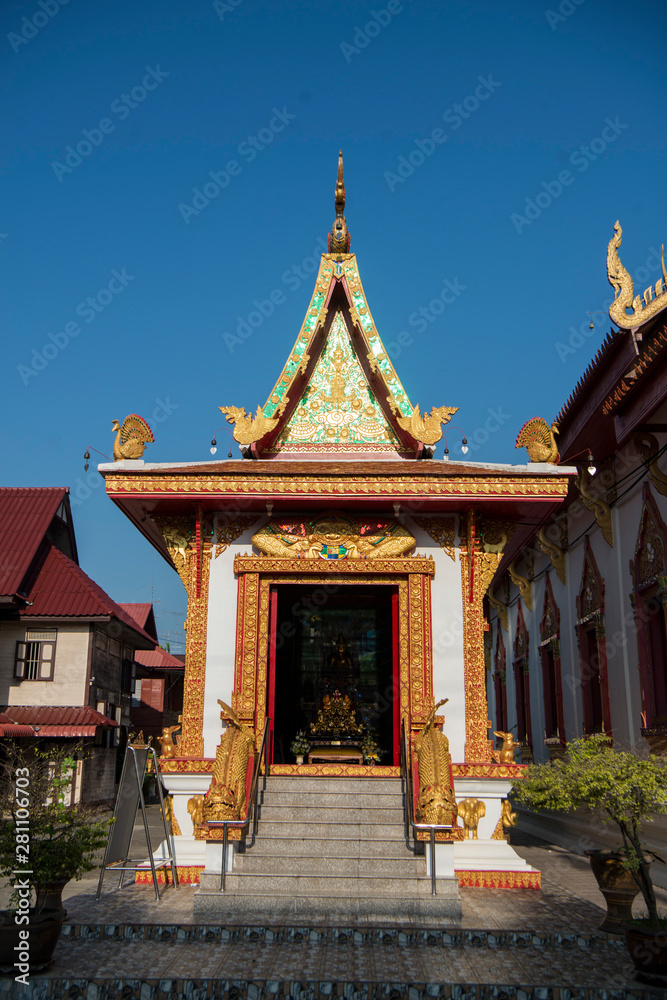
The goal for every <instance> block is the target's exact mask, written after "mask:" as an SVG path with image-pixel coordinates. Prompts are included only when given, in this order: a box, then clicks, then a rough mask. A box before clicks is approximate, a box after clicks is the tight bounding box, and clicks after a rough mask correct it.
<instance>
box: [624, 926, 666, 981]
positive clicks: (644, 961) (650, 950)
mask: <svg viewBox="0 0 667 1000" xmlns="http://www.w3.org/2000/svg"><path fill="white" fill-rule="evenodd" d="M625 944H626V947H627V949H628V951H629V952H630V957H631V958H632V961H633V962H634V965H635V972H636V973H637V979H639V981H640V982H642V983H648V984H649V985H650V986H663V987H665V986H667V931H665V930H660V931H654V930H651V928H650V927H637V926H636V925H635V926H632V927H626V930H625Z"/></svg>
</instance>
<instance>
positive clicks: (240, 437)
mask: <svg viewBox="0 0 667 1000" xmlns="http://www.w3.org/2000/svg"><path fill="white" fill-rule="evenodd" d="M218 409H219V410H220V412H221V413H222V414H224V416H225V417H226V418H227V423H230V424H234V440H235V441H238V443H239V444H243V445H249V444H254V443H255V441H261V439H262V438H263V437H265V435H267V434H268V433H269V432H270V431H272V430H273V429H274V427H275V426H276V425H277V423H278V420H277V419H267V418H266V417H265V416H264V413H263V411H262V407H261V406H258V407H257V413H256V414H255V416H254V417H251V416H246V412H245V408H243V407H238V406H219V407H218Z"/></svg>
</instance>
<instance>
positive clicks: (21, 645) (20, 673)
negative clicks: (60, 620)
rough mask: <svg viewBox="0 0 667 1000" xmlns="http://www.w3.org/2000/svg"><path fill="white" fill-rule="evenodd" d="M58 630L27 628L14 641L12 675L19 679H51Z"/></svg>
mask: <svg viewBox="0 0 667 1000" xmlns="http://www.w3.org/2000/svg"><path fill="white" fill-rule="evenodd" d="M57 634H58V630H57V629H55V628H53V629H36V628H29V629H28V630H27V631H26V635H25V639H24V640H21V639H19V641H18V642H17V643H16V659H15V661H14V677H16V678H18V680H21V681H52V680H53V668H54V665H55V660H56V637H57Z"/></svg>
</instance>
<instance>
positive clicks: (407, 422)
mask: <svg viewBox="0 0 667 1000" xmlns="http://www.w3.org/2000/svg"><path fill="white" fill-rule="evenodd" d="M457 410H458V406H437V407H436V406H434V407H433V409H432V410H431V412H430V413H425V414H424V415H423V416H422V415H421V413H420V412H419V404H417V406H415V408H414V410H413V411H412V413H411V415H410V416H409V417H398V423H399V425H400V426H401V427H402V428H403V430H404V431H407V432H408V434H410V435H411V436H412V437H413V438H414V439H415V441H418V442H421V443H422V444H429V445H430V444H436V443H437V442H438V441H439V440H440V438H441V437H442V425H443V424H447V423H449V421H450V420H451V419H452V416H453V415H454V414H455V413H456V412H457Z"/></svg>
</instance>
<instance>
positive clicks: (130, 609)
mask: <svg viewBox="0 0 667 1000" xmlns="http://www.w3.org/2000/svg"><path fill="white" fill-rule="evenodd" d="M120 607H121V608H122V609H123V611H127V613H128V615H129V616H130V618H134V620H135V622H137V624H138V625H139V626H140V627H141V628H142V629H143V630H144V631H145V632H148V634H149V635H150V636H152V637H153V639H154V641H155V642H157V630H156V628H155V615H154V614H153V605H152V604H126V603H125V602H123V601H121V603H120Z"/></svg>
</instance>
